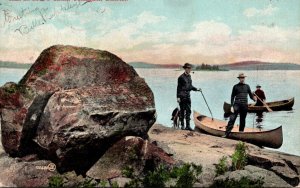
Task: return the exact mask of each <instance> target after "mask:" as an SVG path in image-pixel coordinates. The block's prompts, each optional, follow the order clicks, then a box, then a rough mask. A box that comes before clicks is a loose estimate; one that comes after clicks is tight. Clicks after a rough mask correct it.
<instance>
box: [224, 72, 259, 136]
mask: <svg viewBox="0 0 300 188" xmlns="http://www.w3.org/2000/svg"><path fill="white" fill-rule="evenodd" d="M245 77H246V76H245V75H244V74H243V73H241V74H239V76H238V77H237V78H238V79H239V80H240V82H239V83H238V84H236V85H234V86H233V89H232V93H231V112H232V113H233V114H231V115H230V118H229V122H228V124H227V127H226V132H225V135H224V136H223V137H228V136H229V134H230V132H231V130H232V128H233V125H234V122H235V120H236V118H237V116H238V114H240V126H239V131H240V132H243V131H244V128H245V120H246V116H247V111H248V95H249V96H250V98H251V99H252V100H254V101H256V97H255V96H254V95H253V93H252V92H251V89H250V86H249V85H248V84H245Z"/></svg>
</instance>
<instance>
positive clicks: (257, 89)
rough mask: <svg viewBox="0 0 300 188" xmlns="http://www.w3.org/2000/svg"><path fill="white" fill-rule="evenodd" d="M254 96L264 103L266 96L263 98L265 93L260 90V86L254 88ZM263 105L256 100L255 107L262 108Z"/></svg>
mask: <svg viewBox="0 0 300 188" xmlns="http://www.w3.org/2000/svg"><path fill="white" fill-rule="evenodd" d="M254 93H255V94H256V96H257V97H259V98H260V99H261V100H262V101H264V102H265V101H266V96H265V92H264V91H263V90H262V89H261V86H260V85H259V84H258V85H257V86H256V91H255V92H254ZM263 105H264V104H263V103H262V102H261V101H260V100H257V101H256V104H255V106H263Z"/></svg>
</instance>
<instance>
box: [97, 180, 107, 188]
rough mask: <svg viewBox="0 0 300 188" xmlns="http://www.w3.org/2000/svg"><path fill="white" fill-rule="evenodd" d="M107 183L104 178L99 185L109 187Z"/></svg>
mask: <svg viewBox="0 0 300 188" xmlns="http://www.w3.org/2000/svg"><path fill="white" fill-rule="evenodd" d="M106 184H107V181H105V180H102V181H100V183H99V187H107V186H106Z"/></svg>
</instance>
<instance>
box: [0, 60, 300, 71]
mask: <svg viewBox="0 0 300 188" xmlns="http://www.w3.org/2000/svg"><path fill="white" fill-rule="evenodd" d="M128 64H129V65H131V66H132V67H133V68H142V69H174V70H176V71H177V70H181V69H182V65H180V64H154V63H147V62H128ZM31 65H32V64H31V63H17V62H12V61H1V60H0V68H16V69H29V68H30V67H31ZM194 65H195V68H194V71H230V70H254V71H258V70H300V64H296V63H270V62H261V61H241V62H235V63H229V64H219V65H211V64H206V63H202V64H199V65H198V64H196V63H194Z"/></svg>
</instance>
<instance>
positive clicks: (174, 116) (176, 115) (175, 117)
mask: <svg viewBox="0 0 300 188" xmlns="http://www.w3.org/2000/svg"><path fill="white" fill-rule="evenodd" d="M179 112H180V110H179V108H178V107H177V108H175V109H174V110H173V112H172V118H171V120H172V121H173V128H174V129H178V128H179Z"/></svg>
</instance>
